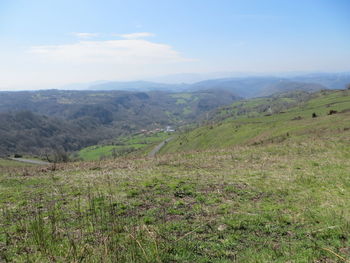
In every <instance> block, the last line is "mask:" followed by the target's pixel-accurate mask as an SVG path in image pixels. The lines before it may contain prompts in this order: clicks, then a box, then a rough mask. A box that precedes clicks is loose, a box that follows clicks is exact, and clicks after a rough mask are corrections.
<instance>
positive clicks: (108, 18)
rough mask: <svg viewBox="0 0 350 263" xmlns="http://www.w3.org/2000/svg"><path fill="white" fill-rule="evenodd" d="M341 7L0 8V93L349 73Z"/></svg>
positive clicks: (190, 2)
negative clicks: (231, 75)
mask: <svg viewBox="0 0 350 263" xmlns="http://www.w3.org/2000/svg"><path fill="white" fill-rule="evenodd" d="M349 14H350V1H348V0H318V1H316V0H294V1H287V0H260V1H258V0H255V1H253V0H244V1H243V0H242V1H238V0H172V1H170V0H127V1H126V0H123V1H118V0H113V1H112V0H95V1H92V0H75V1H73V0H69V1H68V0H52V1H47V0H30V1H29V0H22V1H20V0H0V88H26V87H28V88H33V87H51V86H55V85H63V84H65V83H71V82H88V81H94V80H101V79H104V80H106V79H109V80H135V79H142V78H150V77H154V76H161V75H167V74H176V73H205V72H219V71H226V72H252V73H271V74H273V73H277V72H289V71H306V72H307V71H310V72H311V71H332V72H334V71H350V15H349Z"/></svg>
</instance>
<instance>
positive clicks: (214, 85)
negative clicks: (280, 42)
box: [88, 73, 350, 98]
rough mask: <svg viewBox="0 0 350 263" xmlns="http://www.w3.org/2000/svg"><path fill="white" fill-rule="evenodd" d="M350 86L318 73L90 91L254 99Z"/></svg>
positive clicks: (343, 77)
mask: <svg viewBox="0 0 350 263" xmlns="http://www.w3.org/2000/svg"><path fill="white" fill-rule="evenodd" d="M349 84H350V73H318V74H307V75H300V76H290V77H266V76H257V77H234V78H219V79H210V80H205V81H200V82H196V83H193V84H186V83H180V84H166V83H157V82H148V81H131V82H118V81H110V82H104V83H98V84H96V83H95V84H93V85H90V86H89V87H88V89H89V90H128V91H152V90H162V91H167V92H169V91H170V92H184V91H186V92H191V91H201V90H209V89H221V90H226V91H230V92H232V93H233V94H235V95H236V96H238V97H244V98H254V97H261V96H269V95H272V94H274V93H276V92H286V91H290V90H303V91H317V90H321V89H344V88H346V86H347V85H349Z"/></svg>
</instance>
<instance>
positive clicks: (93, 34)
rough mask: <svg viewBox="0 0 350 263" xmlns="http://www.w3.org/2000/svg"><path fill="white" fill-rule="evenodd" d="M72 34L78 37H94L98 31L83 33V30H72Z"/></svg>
mask: <svg viewBox="0 0 350 263" xmlns="http://www.w3.org/2000/svg"><path fill="white" fill-rule="evenodd" d="M72 35H74V36H76V37H78V38H94V37H98V35H99V34H98V33H83V32H74V33H72Z"/></svg>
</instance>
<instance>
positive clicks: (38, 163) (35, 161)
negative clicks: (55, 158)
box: [8, 158, 50, 165]
mask: <svg viewBox="0 0 350 263" xmlns="http://www.w3.org/2000/svg"><path fill="white" fill-rule="evenodd" d="M8 159H10V160H12V161H17V162H22V163H30V164H37V165H47V164H50V163H48V162H44V161H39V160H30V159H24V158H8Z"/></svg>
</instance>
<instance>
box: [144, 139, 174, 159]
mask: <svg viewBox="0 0 350 263" xmlns="http://www.w3.org/2000/svg"><path fill="white" fill-rule="evenodd" d="M172 139H174V137H170V138H168V139H166V140H165V141H162V142H161V143H160V144H158V145H157V146H156V147H154V149H153V150H152V151H151V152H149V154H148V157H155V156H156V154H157V153H158V152H159V151H160V149H162V147H163V146H164V145H165V144H166V143H168V142H170V141H171V140H172Z"/></svg>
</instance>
